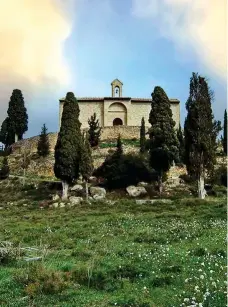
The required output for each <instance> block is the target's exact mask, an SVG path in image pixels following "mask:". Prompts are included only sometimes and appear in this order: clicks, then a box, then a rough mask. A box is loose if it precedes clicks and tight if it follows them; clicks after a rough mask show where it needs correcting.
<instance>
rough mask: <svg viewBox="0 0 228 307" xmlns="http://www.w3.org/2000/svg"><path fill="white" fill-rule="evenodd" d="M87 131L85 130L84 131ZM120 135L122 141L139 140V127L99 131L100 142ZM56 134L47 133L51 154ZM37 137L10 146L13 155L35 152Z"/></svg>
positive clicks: (115, 127)
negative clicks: (25, 151) (24, 151)
mask: <svg viewBox="0 0 228 307" xmlns="http://www.w3.org/2000/svg"><path fill="white" fill-rule="evenodd" d="M85 130H87V129H85ZM119 134H120V136H121V138H122V139H134V138H136V139H139V135H140V127H138V126H113V127H103V128H102V131H101V141H104V140H115V139H117V137H118V135H119ZM57 137H58V134H57V133H49V134H48V138H49V143H50V150H51V152H53V151H54V149H55V144H56V141H57ZM38 140H39V136H34V137H31V138H28V139H25V140H21V141H19V142H17V143H15V144H13V145H12V152H13V153H18V154H19V153H22V152H23V150H24V149H25V148H27V149H28V150H29V151H30V152H36V151H37V143H38Z"/></svg>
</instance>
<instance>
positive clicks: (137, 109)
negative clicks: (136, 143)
mask: <svg viewBox="0 0 228 307" xmlns="http://www.w3.org/2000/svg"><path fill="white" fill-rule="evenodd" d="M150 109H151V104H150V103H148V102H135V103H134V102H131V107H130V109H129V112H128V125H129V126H140V125H141V120H142V117H144V119H145V125H146V126H150V124H149V123H148V119H149V114H150Z"/></svg>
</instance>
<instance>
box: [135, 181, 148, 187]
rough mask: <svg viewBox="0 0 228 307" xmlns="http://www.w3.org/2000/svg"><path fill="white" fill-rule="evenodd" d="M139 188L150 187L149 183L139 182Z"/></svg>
mask: <svg viewBox="0 0 228 307" xmlns="http://www.w3.org/2000/svg"><path fill="white" fill-rule="evenodd" d="M137 186H138V187H147V186H148V182H143V181H142V182H139V183H138V184H137Z"/></svg>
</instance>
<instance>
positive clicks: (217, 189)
mask: <svg viewBox="0 0 228 307" xmlns="http://www.w3.org/2000/svg"><path fill="white" fill-rule="evenodd" d="M212 194H213V195H214V196H217V197H222V196H224V195H226V194H227V188H226V187H224V186H223V185H220V186H219V185H215V186H213V188H212Z"/></svg>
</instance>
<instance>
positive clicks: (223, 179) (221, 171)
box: [209, 165, 227, 187]
mask: <svg viewBox="0 0 228 307" xmlns="http://www.w3.org/2000/svg"><path fill="white" fill-rule="evenodd" d="M209 183H211V184H213V185H223V186H225V187H226V186H227V167H226V166H225V165H222V166H220V167H218V168H217V169H216V170H215V171H214V174H213V176H212V177H211V178H210V180H209Z"/></svg>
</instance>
